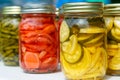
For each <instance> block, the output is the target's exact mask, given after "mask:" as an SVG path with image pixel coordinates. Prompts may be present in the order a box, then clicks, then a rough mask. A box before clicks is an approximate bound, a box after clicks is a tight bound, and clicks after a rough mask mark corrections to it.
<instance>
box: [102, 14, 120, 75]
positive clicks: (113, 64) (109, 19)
mask: <svg viewBox="0 0 120 80" xmlns="http://www.w3.org/2000/svg"><path fill="white" fill-rule="evenodd" d="M104 20H105V24H106V27H107V34H108V36H107V37H108V38H107V39H108V41H107V42H108V43H107V53H108V70H107V74H109V75H120V66H119V64H120V60H119V58H120V52H119V51H120V36H119V35H120V33H119V31H120V28H119V27H120V25H119V23H120V16H117V15H116V16H115V15H107V16H104Z"/></svg>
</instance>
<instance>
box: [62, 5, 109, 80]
mask: <svg viewBox="0 0 120 80" xmlns="http://www.w3.org/2000/svg"><path fill="white" fill-rule="evenodd" d="M85 4H86V5H89V4H93V6H94V3H83V4H82V3H66V4H65V5H63V10H64V11H63V12H64V13H65V14H64V20H63V21H62V23H61V26H60V44H61V50H60V52H61V54H60V61H61V65H62V68H63V72H64V74H65V76H66V78H67V79H70V80H89V79H90V80H101V79H103V77H104V75H105V74H106V69H107V53H106V29H105V27H104V20H103V18H102V17H101V16H100V15H95V14H93V13H90V12H87V14H85V13H82V12H84V11H82V10H80V11H81V13H79V10H78V9H76V7H73V5H74V6H76V5H78V7H79V8H81V7H80V5H81V6H82V5H84V6H86V5H85ZM95 4H96V3H95ZM89 6H90V5H89ZM90 7H91V6H90ZM70 9H72V10H73V12H71V11H72V10H70ZM75 9H76V10H78V11H75ZM69 10H70V11H69ZM74 11H75V12H74ZM75 14H78V15H75ZM90 14H91V15H92V14H93V15H92V16H90Z"/></svg>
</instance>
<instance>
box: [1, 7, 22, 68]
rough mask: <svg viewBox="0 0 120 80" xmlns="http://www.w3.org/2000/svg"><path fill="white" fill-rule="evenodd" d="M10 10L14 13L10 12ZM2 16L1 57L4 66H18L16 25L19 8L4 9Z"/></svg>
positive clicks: (18, 20) (18, 18)
mask: <svg viewBox="0 0 120 80" xmlns="http://www.w3.org/2000/svg"><path fill="white" fill-rule="evenodd" d="M8 9H11V10H8ZM12 10H14V11H16V12H11V11H12ZM2 14H3V17H2V18H1V26H0V46H1V47H0V52H1V57H2V60H3V62H4V64H5V65H7V66H18V65H19V59H18V25H19V22H20V15H19V14H20V7H19V6H9V7H8V6H7V7H4V8H3V12H2Z"/></svg>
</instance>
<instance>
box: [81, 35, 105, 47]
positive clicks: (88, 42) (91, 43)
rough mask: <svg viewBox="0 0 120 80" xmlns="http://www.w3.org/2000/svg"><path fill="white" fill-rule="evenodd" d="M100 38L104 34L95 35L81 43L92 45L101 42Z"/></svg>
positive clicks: (102, 37)
mask: <svg viewBox="0 0 120 80" xmlns="http://www.w3.org/2000/svg"><path fill="white" fill-rule="evenodd" d="M102 39H104V34H98V35H95V36H94V38H93V39H91V40H89V41H87V42H85V43H84V44H83V45H85V46H92V45H94V44H97V43H99V42H102Z"/></svg>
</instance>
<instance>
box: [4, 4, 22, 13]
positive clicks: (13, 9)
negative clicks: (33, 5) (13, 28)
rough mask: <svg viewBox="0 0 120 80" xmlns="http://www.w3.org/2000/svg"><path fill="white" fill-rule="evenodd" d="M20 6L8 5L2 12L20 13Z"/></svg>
mask: <svg viewBox="0 0 120 80" xmlns="http://www.w3.org/2000/svg"><path fill="white" fill-rule="evenodd" d="M20 12H21V7H20V6H6V7H3V8H2V14H20Z"/></svg>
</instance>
